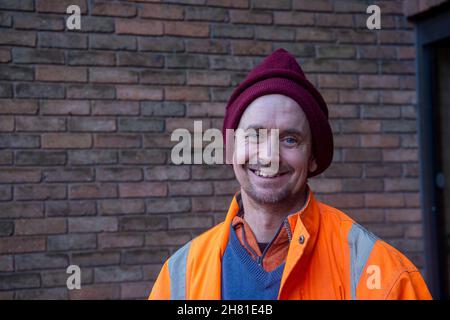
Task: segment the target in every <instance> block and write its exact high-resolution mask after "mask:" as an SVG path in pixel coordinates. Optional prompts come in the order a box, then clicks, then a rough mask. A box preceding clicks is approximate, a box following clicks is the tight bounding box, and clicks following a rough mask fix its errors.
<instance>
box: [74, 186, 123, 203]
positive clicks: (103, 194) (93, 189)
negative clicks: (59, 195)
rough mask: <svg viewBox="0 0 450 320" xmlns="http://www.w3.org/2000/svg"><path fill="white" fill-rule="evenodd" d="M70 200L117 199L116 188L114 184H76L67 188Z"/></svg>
mask: <svg viewBox="0 0 450 320" xmlns="http://www.w3.org/2000/svg"><path fill="white" fill-rule="evenodd" d="M69 197H70V199H96V198H114V197H117V186H116V185H114V184H106V183H99V184H77V185H71V186H70V187H69Z"/></svg>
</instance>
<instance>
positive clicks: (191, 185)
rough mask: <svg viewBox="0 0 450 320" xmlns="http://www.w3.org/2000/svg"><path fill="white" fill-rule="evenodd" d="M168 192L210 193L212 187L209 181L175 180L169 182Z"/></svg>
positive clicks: (179, 193)
mask: <svg viewBox="0 0 450 320" xmlns="http://www.w3.org/2000/svg"><path fill="white" fill-rule="evenodd" d="M169 192H170V195H171V196H183V195H212V193H213V188H212V185H211V182H206V181H204V182H203V181H202V182H200V181H198V182H188V181H182V182H181V181H177V182H170V183H169Z"/></svg>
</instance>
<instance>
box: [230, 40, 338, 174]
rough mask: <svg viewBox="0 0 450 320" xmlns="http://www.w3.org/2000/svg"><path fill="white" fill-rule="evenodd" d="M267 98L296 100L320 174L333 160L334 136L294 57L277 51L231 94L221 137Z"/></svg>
mask: <svg viewBox="0 0 450 320" xmlns="http://www.w3.org/2000/svg"><path fill="white" fill-rule="evenodd" d="M268 94H283V95H285V96H288V97H290V98H292V99H293V100H295V101H296V102H297V103H298V104H299V106H300V107H301V108H302V109H303V112H304V113H305V115H306V118H307V119H308V122H309V126H310V128H311V135H312V150H313V154H314V157H315V159H316V162H317V169H316V170H315V171H314V172H310V173H309V175H308V176H309V177H313V176H315V175H318V174H320V173H322V172H323V171H324V170H325V169H326V168H328V166H329V165H330V163H331V160H332V158H333V133H332V132H331V128H330V125H329V123H328V108H327V104H326V103H325V101H324V99H323V98H322V96H321V94H320V93H319V91H317V89H316V88H315V87H314V86H313V85H312V84H311V83H310V82H309V81H308V80H307V79H306V77H305V74H304V73H303V71H302V69H301V68H300V65H299V64H298V63H297V61H296V60H295V57H294V56H293V55H292V54H290V53H289V52H288V51H286V50H285V49H278V50H276V51H274V52H273V53H272V54H271V55H269V56H268V57H266V58H265V59H264V60H263V61H262V62H260V63H259V64H258V65H257V66H256V67H255V68H253V70H252V71H251V72H250V73H249V74H248V75H247V77H246V78H245V79H244V81H243V82H241V83H240V84H239V86H238V87H237V88H236V89H235V90H234V91H233V93H232V94H231V97H230V99H229V100H228V103H227V108H226V111H225V119H224V122H223V129H222V134H223V136H224V141H225V143H226V129H236V128H237V127H238V125H239V121H240V119H241V116H242V114H243V113H244V111H245V109H246V108H247V106H248V105H249V104H250V103H251V102H252V101H253V100H255V99H256V98H258V97H260V96H264V95H268Z"/></svg>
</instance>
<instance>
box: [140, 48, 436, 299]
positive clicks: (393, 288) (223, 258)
mask: <svg viewBox="0 0 450 320" xmlns="http://www.w3.org/2000/svg"><path fill="white" fill-rule="evenodd" d="M237 128H239V129H242V130H243V131H244V133H248V135H247V136H245V138H246V140H244V142H245V143H244V145H243V146H244V147H245V152H244V154H245V161H242V162H240V161H237V157H236V153H235V154H234V156H233V169H234V172H235V175H236V178H237V180H238V181H239V183H240V185H241V188H240V191H239V192H237V193H236V194H235V196H234V198H233V200H232V202H231V205H230V208H229V210H228V214H227V216H226V219H225V221H224V222H222V223H220V224H219V225H217V226H215V227H213V228H211V229H210V230H208V231H207V232H205V233H203V234H202V235H200V236H198V237H197V238H195V239H193V240H192V241H190V242H189V243H187V244H186V245H185V246H183V247H182V248H181V249H179V250H178V251H177V252H176V253H175V254H174V255H173V256H172V257H170V258H169V259H168V260H167V261H166V262H165V264H164V266H163V268H162V270H161V272H160V274H159V276H158V279H157V280H156V282H155V284H154V287H153V289H152V292H151V294H150V296H149V299H431V295H430V293H429V291H428V288H427V286H426V284H425V282H424V280H423V278H422V276H421V275H420V272H419V271H418V270H417V268H416V267H415V266H414V265H413V264H412V263H411V262H410V261H409V260H408V259H407V258H406V257H405V256H404V255H403V254H401V253H400V252H399V251H397V250H396V249H395V248H393V247H391V246H390V245H388V244H387V243H385V242H383V241H382V240H380V239H378V238H377V237H376V236H374V235H373V234H371V233H370V232H368V231H367V230H366V229H364V228H363V227H361V226H360V225H358V224H357V223H355V222H354V221H353V220H352V219H351V218H349V217H348V216H347V215H346V214H344V213H343V212H341V211H339V210H337V209H335V208H332V207H330V206H328V205H326V204H323V203H321V202H319V201H318V200H316V199H315V197H314V195H313V192H312V191H311V190H310V189H309V187H308V185H307V179H308V178H309V177H313V176H316V175H318V174H320V173H321V172H323V171H324V170H325V169H326V168H327V167H328V166H329V165H330V163H331V160H332V156H333V137H332V132H331V129H330V126H329V123H328V109H327V106H326V103H325V101H324V100H323V98H322V97H321V95H320V93H319V92H318V91H317V90H316V89H315V88H314V86H313V85H312V84H311V83H310V82H309V81H308V80H307V79H306V77H305V75H304V74H303V71H302V70H301V68H300V66H299V65H298V63H297V62H296V60H295V58H294V57H293V56H292V55H291V54H290V53H289V52H287V51H286V50H284V49H278V50H276V51H275V52H273V53H272V54H271V55H270V56H268V57H267V58H266V59H264V60H263V61H262V62H261V63H260V64H259V65H257V66H256V67H255V68H254V69H253V70H252V71H251V72H250V74H249V75H248V76H247V77H246V79H245V80H244V81H243V82H242V83H241V84H240V85H239V86H238V87H237V88H236V89H235V91H234V92H233V94H232V95H231V97H230V100H229V101H228V104H227V109H226V115H225V120H224V125H223V132H224V135H225V131H226V130H227V129H237ZM260 129H265V130H267V131H268V132H271V131H274V132H277V133H278V140H277V141H278V142H279V143H278V148H277V149H276V150H272V149H271V148H272V147H273V146H272V145H270V146H269V145H268V142H267V141H266V140H267V139H266V140H264V139H262V141H261V143H262V144H266V145H265V146H266V147H267V148H266V149H265V150H269V152H260V151H259V150H260V149H256V150H257V151H256V153H257V154H256V159H257V161H256V162H255V161H253V162H252V161H250V160H251V159H255V154H252V152H254V148H253V149H252V148H249V145H250V144H251V139H250V136H251V135H252V134H253V135H254V133H255V132H259V131H258V130H260ZM225 137H226V136H225ZM237 145H238V146H241V145H239V144H237ZM252 150H253V151H252ZM227 151H229V150H228V149H227ZM232 151H233V150H232ZM234 151H236V150H234ZM274 155H275V156H276V157H275V156H274ZM274 159H276V161H278V166H277V167H278V170H277V171H276V172H273V170H272V171H271V170H270V169H269V164H270V163H271V161H274Z"/></svg>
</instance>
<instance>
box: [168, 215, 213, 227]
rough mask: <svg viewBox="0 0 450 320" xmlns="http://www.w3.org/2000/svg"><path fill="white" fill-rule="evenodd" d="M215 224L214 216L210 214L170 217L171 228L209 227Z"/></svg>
mask: <svg viewBox="0 0 450 320" xmlns="http://www.w3.org/2000/svg"><path fill="white" fill-rule="evenodd" d="M212 225H213V218H212V217H208V216H204V215H202V216H186V215H183V216H177V217H172V218H171V219H170V229H207V228H211V227H212Z"/></svg>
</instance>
